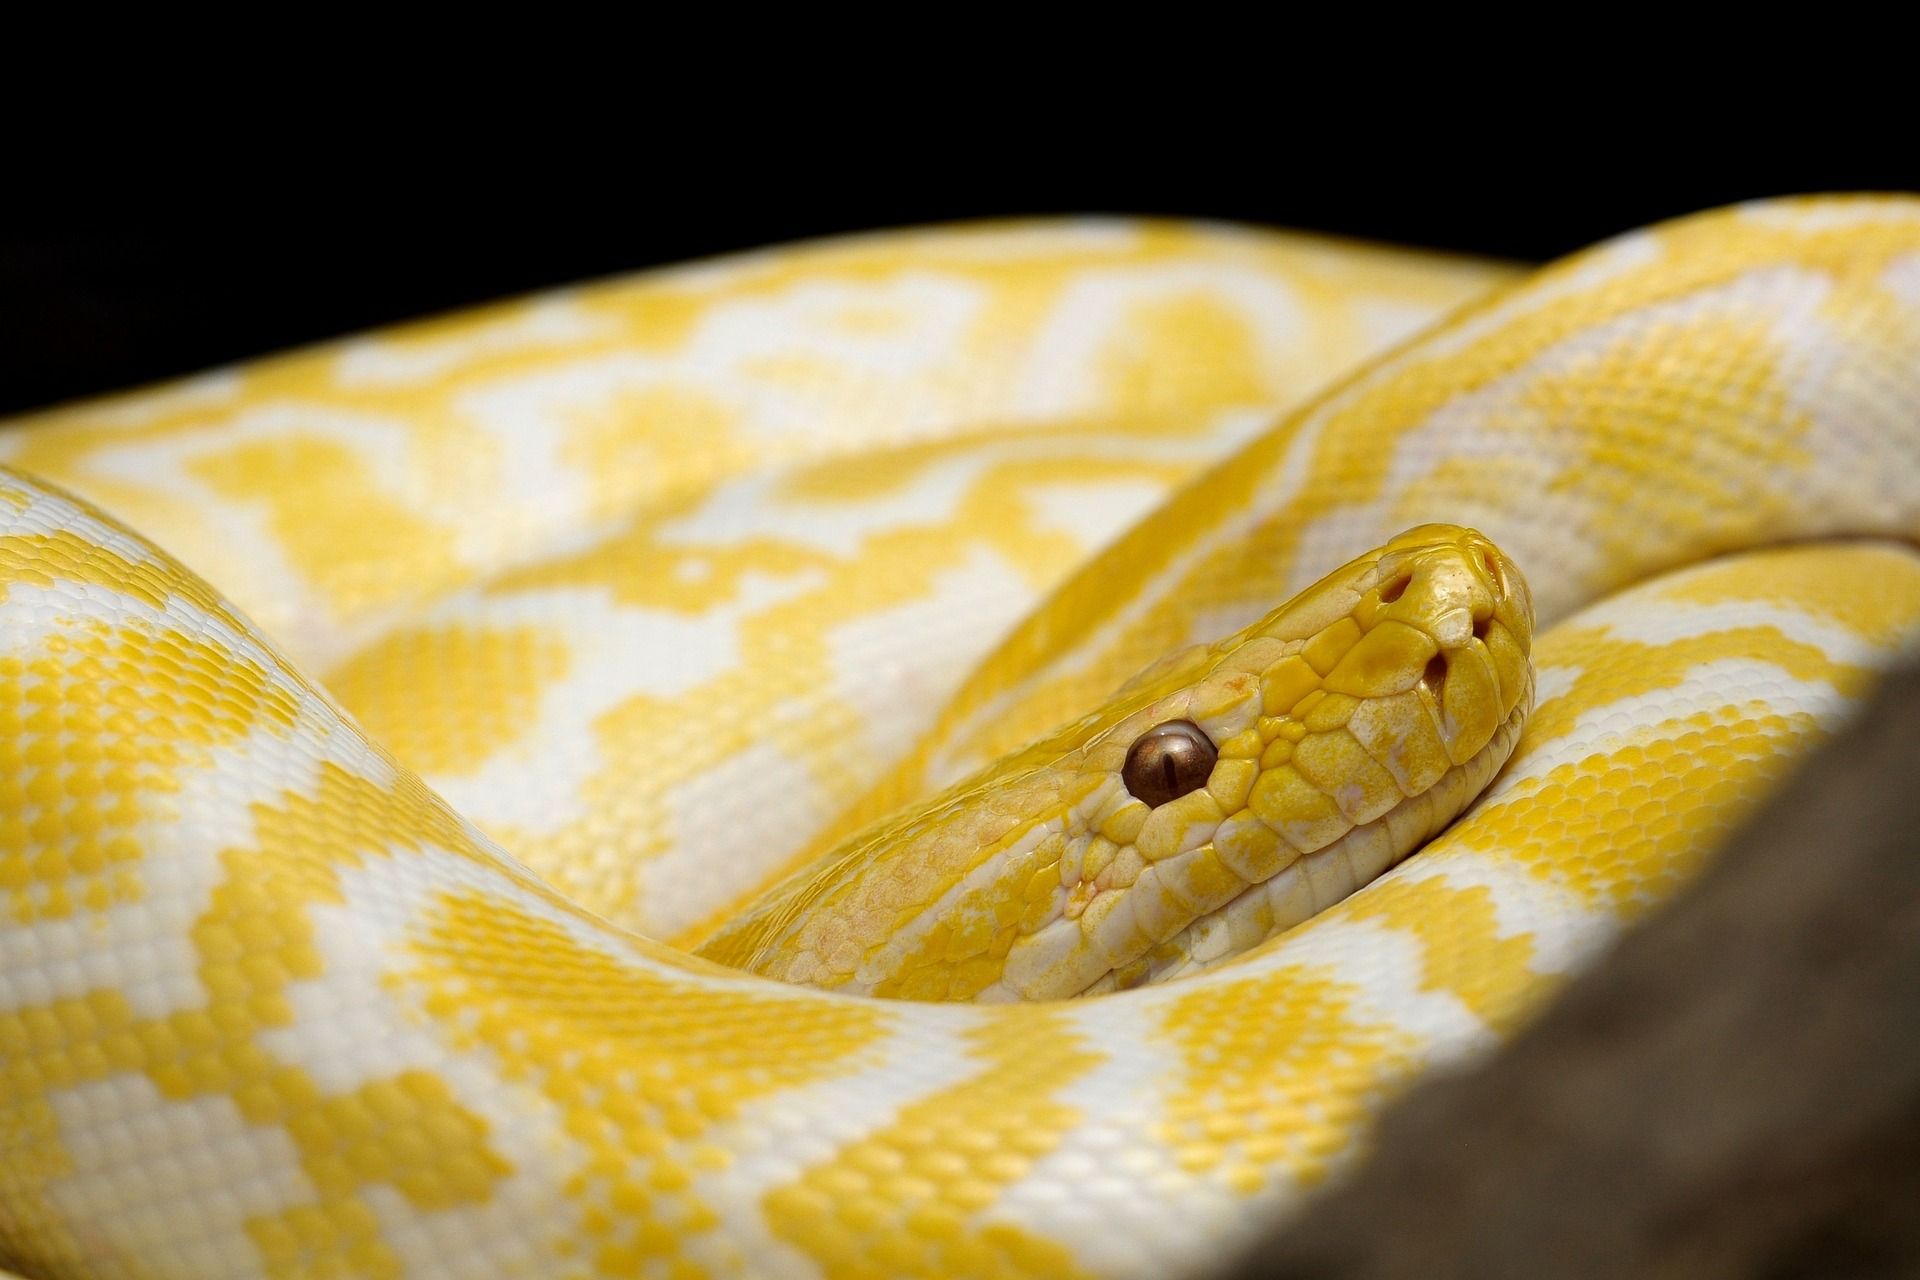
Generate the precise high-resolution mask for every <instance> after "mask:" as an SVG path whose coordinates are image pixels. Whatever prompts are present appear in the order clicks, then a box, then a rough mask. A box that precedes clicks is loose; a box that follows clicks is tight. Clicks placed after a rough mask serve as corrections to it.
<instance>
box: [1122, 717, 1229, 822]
mask: <svg viewBox="0 0 1920 1280" xmlns="http://www.w3.org/2000/svg"><path fill="white" fill-rule="evenodd" d="M1218 757H1219V753H1218V752H1217V751H1216V750H1214V746H1213V741H1212V740H1211V739H1210V738H1208V737H1207V735H1206V733H1205V731H1203V730H1202V729H1201V728H1200V726H1199V725H1197V724H1195V723H1193V721H1191V720H1169V721H1168V722H1167V723H1165V724H1162V725H1156V726H1155V727H1153V728H1151V729H1149V730H1147V731H1146V732H1145V733H1143V734H1141V735H1140V736H1139V737H1138V738H1136V739H1134V743H1133V746H1131V747H1129V748H1128V749H1127V763H1126V765H1125V767H1124V768H1123V769H1122V770H1121V771H1120V780H1121V781H1122V782H1124V783H1126V786H1127V790H1128V791H1129V792H1130V793H1132V795H1133V796H1134V797H1135V798H1136V799H1139V800H1144V801H1146V802H1147V803H1148V804H1150V805H1155V806H1159V805H1163V804H1165V803H1167V801H1169V800H1177V799H1179V798H1180V797H1181V796H1184V795H1186V794H1187V793H1188V792H1189V791H1197V790H1199V789H1200V788H1201V787H1204V786H1206V785H1207V779H1208V778H1210V777H1211V776H1212V775H1213V763H1214V761H1215V760H1216V759H1218Z"/></svg>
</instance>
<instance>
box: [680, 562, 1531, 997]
mask: <svg viewBox="0 0 1920 1280" xmlns="http://www.w3.org/2000/svg"><path fill="white" fill-rule="evenodd" d="M1532 638H1533V606H1532V600H1531V597H1530V595H1529V593H1528V590H1527V586H1526V582H1525V580H1524V579H1523V578H1522V577H1521V575H1520V573H1519V571H1518V570H1517V569H1516V568H1515V567H1514V566H1513V564H1512V563H1511V562H1510V561H1508V560H1507V559H1506V557H1505V556H1503V555H1502V554H1501V553H1500V552H1499V550H1498V549H1497V548H1496V547H1495V546H1494V545H1493V544H1492V543H1491V542H1490V541H1488V540H1487V539H1486V538H1485V537H1483V536H1482V535H1480V534H1478V533H1476V532H1474V531H1472V530H1468V529H1462V528H1458V527H1456V526H1452V525H1422V526H1420V527H1418V528H1415V529H1411V530H1409V531H1407V532H1406V533H1404V534H1401V535H1400V536H1399V537H1397V538H1395V539H1393V540H1392V541H1391V542H1389V543H1387V544H1386V545H1385V546H1384V547H1381V548H1380V549H1378V550H1377V551H1374V552H1371V553H1369V554H1368V555H1365V556H1362V557H1361V558H1359V559H1357V560H1355V561H1353V562H1352V563H1350V564H1347V565H1345V566H1343V567H1342V568H1340V569H1338V570H1336V571H1335V572H1333V573H1332V574H1329V575H1328V576H1327V577H1326V578H1324V579H1322V580H1321V581H1320V582H1318V583H1316V584H1315V585H1314V586H1312V587H1310V588H1308V589H1307V590H1305V591H1303V592H1301V593H1300V594H1299V595H1298V596H1296V597H1295V598H1294V599H1293V600H1291V601H1289V602H1287V603H1286V604H1285V605H1283V606H1281V607H1280V608H1278V609H1276V610H1275V611H1274V612H1272V613H1271V614H1269V615H1267V616H1266V617H1265V618H1262V619H1261V620H1260V621H1259V622H1256V623H1254V624H1253V625H1252V626H1250V627H1247V628H1245V629H1244V630H1242V631H1239V632H1236V633H1235V634H1233V635H1231V636H1228V637H1226V638H1225V639H1223V640H1220V641H1218V642H1216V643H1214V644H1212V645H1210V646H1206V647H1204V648H1201V649H1196V650H1194V651H1192V652H1191V653H1189V654H1186V655H1182V656H1181V657H1180V659H1179V660H1178V661H1169V662H1166V663H1162V664H1157V665H1156V666H1155V667H1154V668H1151V669H1149V671H1148V672H1146V673H1143V675H1142V677H1140V678H1138V679H1136V680H1135V681H1134V682H1132V683H1131V684H1130V685H1128V686H1127V687H1126V688H1125V689H1123V690H1122V691H1121V693H1120V694H1118V695H1116V697H1115V698H1114V700H1113V701H1112V702H1110V703H1109V704H1108V705H1107V706H1106V707H1103V708H1101V709H1100V710H1099V711H1096V712H1095V713H1093V714H1091V715H1089V716H1087V717H1085V718H1084V719H1082V720H1080V721H1078V722H1076V723H1074V724H1072V725H1070V726H1068V727H1066V728H1065V729H1063V730H1061V731H1060V732H1058V733H1056V734H1054V735H1053V736H1052V737H1050V738H1048V739H1046V740H1044V741H1042V742H1039V743H1036V744H1034V745H1033V746H1031V747H1029V748H1027V749H1026V750H1024V751H1022V752H1020V753H1018V754H1016V755H1014V756H1012V757H1009V758H1008V759H1006V760H1003V761H1001V762H1000V763H999V764H997V765H995V766H993V767H991V768H989V769H986V770H983V771H982V772H981V773H979V774H976V775H975V776H974V777H972V778H970V779H968V780H966V781H965V782H962V783H960V784H959V785H958V786H956V787H954V788H952V789H951V790H949V791H948V792H946V793H945V794H944V795H942V796H940V797H939V798H937V799H936V800H935V801H933V802H932V803H930V804H929V805H927V806H925V807H923V808H921V809H919V810H916V811H914V812H913V813H912V814H909V815H907V816H904V817H902V818H899V819H896V820H895V821H894V822H892V823H890V824H888V825H886V826H884V827H882V828H880V829H879V830H876V831H874V832H871V833H869V834H867V835H866V836H864V837H862V838H861V839H859V840H856V841H855V842H853V843H852V844H850V845H849V846H846V847H844V848H843V849H842V850H841V851H839V852H838V853H836V854H835V855H833V856H831V857H830V858H829V859H827V860H826V861H824V862H823V863H822V864H821V865H819V866H816V867H814V868H809V869H808V870H806V871H803V872H802V873H800V874H799V875H797V876H795V877H793V878H792V879H790V880H789V881H787V882H786V883H785V884H783V885H781V886H780V887H778V888H777V889H775V890H774V891H772V892H771V893H770V894H768V895H767V897H766V898H764V899H763V900H762V901H761V902H760V903H758V904H756V905H755V906H754V907H753V908H751V909H749V910H748V911H746V912H744V913H743V914H742V916H741V917H740V920H739V921H738V922H737V923H736V925H735V926H734V927H732V928H730V929H728V930H726V931H724V932H723V933H721V934H720V935H718V936H717V937H715V938H714V939H713V940H712V941H711V942H710V943H709V944H708V946H707V947H706V948H704V949H703V954H705V955H707V956H708V957H709V958H711V959H716V960H720V961H722V962H723V963H728V964H733V965H736V966H739V967H742V968H746V969H750V970H752V971H754V972H758V973H763V974H766V975H768V976H771V977H776V978H782V979H785V980H787V981H792V982H802V983H808V984H811V985H818V986H825V987H832V988H836V989H840V990H845V991H851V992H862V993H868V994H873V995H880V996H892V997H899V998H906V999H921V1000H1043V999H1059V998H1064V997H1069V996H1075V995H1081V994H1088V993H1093V992H1099V991H1105V990H1113V989H1117V988H1122V987H1128V986H1134V985H1138V984H1139V983H1141V982H1145V981H1153V980H1157V979H1159V978H1163V977H1168V976H1173V975H1176V974H1184V973H1188V972H1195V971H1198V970H1199V969H1202V968H1205V967H1207V966H1209V965H1212V964H1216V963H1219V962H1220V961H1222V960H1225V959H1228V958H1231V957H1232V956H1234V955H1238V954H1241V953H1243V952H1245V951H1246V950H1248V949H1249V948H1251V947H1253V946H1255V945H1257V944H1259V943H1260V942H1263V941H1265V940H1266V939H1267V938H1269V937H1271V936H1273V935H1275V934H1277V933H1279V932H1281V931H1283V930H1285V929H1287V928H1289V927H1291V926H1292V925H1294V924H1296V923H1298V922H1299V921H1301V920H1303V919H1305V918H1307V917H1308V916H1310V915H1312V914H1314V913H1315V912H1317V911H1319V910H1321V909H1323V908H1325V907H1327V906H1330V905H1331V904H1332V903H1333V902H1336V901H1338V900H1339V899H1340V898H1342V897H1345V896H1346V895H1347V894H1349V893H1351V892H1352V891H1353V890H1355V889H1357V888H1359V887H1360V886H1361V885H1362V884H1364V883H1366V881H1368V880H1370V879H1372V878H1373V877H1374V876H1377V875H1379V874H1380V873H1381V872H1383V871H1385V870H1386V869H1387V868H1388V867H1390V866H1391V865H1393V863H1395V862H1397V861H1398V860H1399V859H1400V858H1402V857H1404V856H1406V854H1407V853H1409V852H1411V851H1412V850H1413V849H1414V848H1416V847H1417V846H1418V845H1419V844H1420V843H1422V842H1424V841H1425V840H1426V839H1427V838H1429V837H1430V836H1431V835H1433V834H1434V833H1435V832H1437V831H1438V830H1439V829H1440V828H1441V827H1443V826H1445V825H1446V824H1447V823H1448V822H1450V821H1451V820H1452V819H1453V818H1454V817H1455V816H1457V815H1458V813H1459V812H1460V811H1461V810H1462V809H1463V808H1464V807H1465V806H1466V805H1467V804H1468V803H1470V802H1471V800H1472V798H1473V796H1474V795H1476V794H1477V793H1478V792H1479V790H1480V789H1481V788H1482V787H1484V786H1485V784H1486V783H1487V781H1489V780H1490V779H1491V778H1492V776H1493V773H1494V772H1495V771H1496V770H1497V769H1498V768H1499V766H1500V764H1501V763H1503V762H1504V761H1505V759H1506V757H1507V755H1508V754H1509V753H1510V751H1511V750H1512V747H1513V744H1514V742H1515V740H1516V739H1517V737H1518V729H1519V724H1520V721H1521V719H1522V718H1523V717H1524V716H1525V714H1526V712H1527V710H1528V708H1529V706H1530V705H1531V701H1532V688H1533V678H1532V669H1531V667H1530V665H1529V663H1528V652H1529V649H1530V647H1531V644H1532Z"/></svg>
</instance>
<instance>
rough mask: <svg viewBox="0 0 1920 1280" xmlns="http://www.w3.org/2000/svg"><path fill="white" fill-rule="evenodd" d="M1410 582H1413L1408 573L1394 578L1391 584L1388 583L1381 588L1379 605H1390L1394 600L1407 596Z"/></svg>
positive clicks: (1411, 576)
mask: <svg viewBox="0 0 1920 1280" xmlns="http://www.w3.org/2000/svg"><path fill="white" fill-rule="evenodd" d="M1412 582H1413V575H1412V574H1410V573H1403V574H1401V575H1400V576H1399V577H1397V578H1395V579H1394V580H1393V581H1392V582H1389V583H1388V584H1387V585H1386V586H1384V587H1381V588H1380V603H1381V604H1392V603H1393V602H1394V601H1395V600H1398V599H1399V598H1400V597H1401V596H1403V595H1405V594H1407V587H1408V585H1409V584H1410V583H1412Z"/></svg>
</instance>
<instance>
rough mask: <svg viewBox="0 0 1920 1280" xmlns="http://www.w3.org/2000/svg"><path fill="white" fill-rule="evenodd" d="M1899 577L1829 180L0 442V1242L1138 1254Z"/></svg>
mask: <svg viewBox="0 0 1920 1280" xmlns="http://www.w3.org/2000/svg"><path fill="white" fill-rule="evenodd" d="M1916 542H1920V200H1916V199H1913V198H1908V197H1901V196H1852V197H1842V196H1834V197H1805V198H1797V199H1788V200H1775V201H1764V202H1757V203H1752V204H1747V205H1742V206H1736V207H1733V208H1729V209H1724V210H1718V211H1714V212H1710V213H1705V214H1700V215H1695V216H1692V217H1689V218H1685V219H1681V220H1679V221H1676V222H1672V223H1667V224H1662V225H1659V226H1655V227H1652V228H1648V229H1645V230H1642V231H1637V232H1632V233H1629V234H1627V235H1625V236H1622V237H1620V238H1617V239H1615V240H1612V241H1608V242H1605V243H1603V244H1601V245H1599V246H1597V247H1595V248H1593V249H1589V250H1586V251H1583V252H1581V253H1578V254H1575V255H1573V256H1571V257H1569V258H1566V259H1563V260H1561V261H1559V262H1557V263H1554V264H1551V265H1549V266H1546V267H1544V268H1540V269H1537V270H1530V271H1529V270H1524V269H1522V268H1519V267H1517V266H1515V265H1512V264H1505V263H1497V262H1489V261H1481V260H1476V259H1466V258H1458V257H1448V256H1445V255H1436V254H1429V253H1422V252H1416V251H1410V250H1397V249H1389V248H1383V247H1380V246H1373V245H1365V244H1357V243H1352V242H1347V241H1340V240H1334V239H1327V238H1321V237H1314V236H1305V235H1297V234H1292V233H1283V232H1276V231H1267V230H1259V229H1252V228H1245V227H1234V226H1225V225H1219V224H1211V223H1200V222H1177V221H1155V220H1130V219H1081V220H1071V219H1069V220H1039V221H1024V222H1008V223H990V224H981V225H974V226H963V227H953V228H934V229H927V230H917V231H904V232H893V233H882V234H876V235H865V236H859V237H852V238H848V239H843V240H836V241H827V242H821V243H817V244H809V245H798V246H787V247H782V248H779V249H774V250H767V251H761V252H757V253H751V254H744V255H737V256H735V257H732V258H725V259H718V260H714V261H710V262H702V263H694V264H690V265H686V266H681V267H675V268H669V269H666V270H660V271H654V272H647V273H642V274H640V275H637V276H633V277H627V278H622V279H616V280H612V281H608V282H604V283H601V284H595V285H588V286H583V287H579V288H575V289H570V290H562V291H558V292H554V293H548V294H543V295H539V296H536V297H534V298H530V299H526V300H523V301H518V302H511V303H505V304H500V305H497V306H494V307H490V308H482V309H480V310H478V311H471V312H466V313H461V314H457V315H453V316H449V317H444V318H441V319H437V320H430V321H426V322H421V323H416V324H414V325H410V326H403V327H401V328H398V329H393V330H387V331H382V332H378V333H374V334H370V335H366V336H363V337H357V338H351V339H346V340H343V341H339V342H334V343H329V344H324V345H321V346H318V347H315V348H312V349H308V350H305V351H298V352H293V353H289V354H287V355H284V356H278V357H272V358H268V359H265V360H258V361H253V362H250V363H248V364H244V365H240V366H237V367H235V368H230V369H225V370H217V371H214V372H212V373H209V374H205V375H201V376H199V377H195V378H190V379H187V380H184V381H181V382H178V383H174V384H171V385H167V386H163V387H159V388H154V389H149V390H143V391H136V392H131V393H124V394H121V395H118V396H113V397H108V398H104V399H100V400H96V401H91V402H83V403H80V404H76V405H71V406H64V407H60V408H57V409H54V410H49V411H44V412H41V413H38V414H35V415H31V416H29V417H27V418H24V419H20V420H17V421H15V422H13V423H11V424H9V425H8V426H7V427H6V428H5V429H4V430H0V909H4V915H3V916H0V1268H7V1269H11V1271H12V1272H13V1273H14V1274H16V1275H18V1276H22V1277H36V1278H41V1280H46V1278H51V1277H77V1276H84V1277H228V1276H234V1277H238V1276H274V1277H288V1276H330V1277H345V1276H367V1277H382V1278H387V1277H420V1276H427V1277H442V1276H447V1277H457V1276H489V1277H494V1276H537V1277H590V1276H675V1277H693V1276H702V1275H741V1274H744V1275H795V1276H835V1277H840V1276H846V1277H865V1276H874V1277H879V1276H1023V1275H1047V1276H1144V1275H1182V1274H1193V1275H1199V1274H1204V1273H1205V1272H1206V1270H1207V1269H1208V1268H1210V1267H1213V1266H1216V1265H1218V1264H1219V1263H1220V1262H1221V1261H1222V1260H1224V1259H1227V1258H1230V1257H1231V1256H1232V1255H1233V1254H1234V1252H1235V1251H1236V1250H1237V1249H1239V1248H1240V1247H1242V1246H1244V1245H1245V1243H1246V1242H1248V1241H1249V1240H1251V1239H1252V1238H1253V1237H1254V1236H1255V1235H1256V1234H1257V1233H1258V1232H1260V1231H1262V1230H1264V1229H1267V1228H1268V1227H1270V1226H1271V1225H1272V1224H1274V1223H1276V1222H1280V1221H1283V1220H1284V1219H1285V1217H1286V1216H1287V1215H1289V1214H1291V1213H1293V1212H1296V1211H1298V1209H1299V1208H1300V1206H1302V1205H1303V1204H1305V1203H1308V1202H1309V1201H1310V1198H1311V1196H1312V1195H1313V1193H1314V1192H1315V1191H1316V1190H1317V1189H1318V1188H1320V1187H1323V1186H1325V1185H1327V1183H1328V1182H1329V1181H1330V1180H1333V1179H1337V1178H1338V1177H1339V1176H1340V1174H1341V1171H1342V1170H1343V1169H1344V1168H1347V1167H1350V1166H1351V1165H1352V1164H1353V1162H1355V1161H1357V1160H1360V1159H1363V1158H1364V1156H1365V1153H1366V1149H1367V1143H1368V1133H1369V1131H1370V1127H1371V1121H1372V1120H1373V1118H1374V1117H1376V1116H1377V1115H1378V1114H1379V1113H1380V1111H1381V1109H1382V1108H1384V1107H1385V1106H1387V1105H1388V1104H1389V1103H1390V1102H1391V1100H1392V1099H1393V1098H1395V1097H1397V1096H1399V1095H1400V1094H1401V1093H1403V1092H1404V1091H1405V1090H1406V1089H1407V1088H1409V1087H1411V1086H1412V1085H1413V1084H1415V1083H1416V1082H1417V1081H1418V1080H1420V1079H1421V1078H1422V1077H1424V1076H1427V1075H1430V1074H1432V1073H1435V1072H1438V1071H1444V1070H1449V1069H1456V1068H1458V1067H1460V1066H1462V1065H1464V1064H1467V1063H1470V1062H1471V1061H1473V1060H1474V1059H1475V1058H1476V1057H1479V1056H1482V1055H1485V1054H1487V1053H1490V1052H1492V1051H1494V1050H1495V1049H1496V1048H1497V1047H1498V1045H1499V1044H1500V1043H1501V1042H1503V1041H1504V1040H1507V1039H1509V1038H1510V1037H1511V1036H1513V1035H1514V1034H1515V1033H1517V1032H1518V1031H1519V1030H1520V1029H1521V1028H1522V1027H1524V1026H1525V1025H1526V1023H1527V1021H1528V1019H1529V1018H1530V1017H1531V1016H1532V1015H1533V1014H1534V1013H1535V1012H1537V1011H1538V1010H1539V1009H1540V1008H1541V1007H1543V1006H1544V1004H1545V1003H1546V1002H1548V1001H1550V1000H1551V998H1552V996H1553V994H1554V993H1555V992H1556V991H1557V990H1559V989H1560V988H1561V987H1562V986H1563V985H1564V984H1565V983H1566V982H1568V981H1569V980H1571V979H1572V978H1573V977H1574V976H1575V975H1576V974H1578V973H1580V972H1581V971H1583V970H1584V969H1585V968H1586V967H1588V966H1589V965H1590V964H1592V963H1593V961H1594V960H1595V958H1596V957H1598V956H1599V955H1601V954H1603V953H1604V951H1605V948H1606V946H1607V945H1608V943H1609V942H1610V941H1612V940H1613V939H1614V938H1616V937H1617V936H1619V934H1620V933H1621V931H1622V930H1624V929H1627V928H1629V927H1631V926H1632V925H1633V924H1634V923H1635V922H1637V921H1639V920H1641V919H1643V918H1645V917H1646V916H1647V915H1648V914H1650V913H1651V912H1653V911H1655V910H1657V909H1658V908H1659V907H1660V905H1661V904H1662V903H1663V902H1665V901H1667V900H1669V899H1670V898H1672V897H1673V895H1675V894H1676V893H1679V892H1681V891H1682V890H1683V889H1684V887H1685V886H1686V885H1687V884H1688V883H1689V882H1690V880H1691V879H1692V878H1693V877H1694V876H1695V875H1696V874H1697V873H1698V872H1699V870H1700V869H1701V868H1702V867H1703V866H1704V865H1706V864H1707V863H1708V862H1709V860H1710V859H1711V858H1712V857H1713V856H1714V854H1715V852H1716V850H1717V849H1718V847H1719V846H1720V844H1721V842H1722V841H1723V840H1725V839H1726V838H1727V836H1728V835H1729V833H1731V832H1733V831H1734V830H1736V829H1737V826H1738V824H1739V822H1740V820H1741V819H1742V817H1743V816H1744V815H1745V814H1747V813H1748V812H1750V811H1751V810H1752V809H1753V807H1754V806H1755V805H1757V804H1758V803H1759V802H1760V800H1761V799H1762V798H1763V797H1764V796H1766V795H1767V794H1768V793H1769V792H1770V791H1771V790H1772V789H1773V788H1774V787H1775V786H1776V785H1777V783H1778V782H1779V781H1780V779H1782V778H1783V777H1784V776H1785V775H1786V774H1787V773H1788V772H1789V771H1790V770H1791V769H1792V768H1793V766H1794V764H1795V762H1796V761H1797V760H1798V759H1799V758H1801V757H1802V756H1804V754H1805V753H1806V752H1808V751H1809V750H1811V749H1813V748H1814V747H1815V746H1816V745H1818V744H1819V743H1820V742H1821V741H1822V740H1824V739H1825V738H1826V737H1827V736H1828V735H1829V734H1830V733H1831V732H1832V731H1833V730H1834V728H1835V727H1836V726H1837V725H1838V724H1839V723H1841V721H1842V720H1843V719H1844V718H1845V716H1846V715H1847V714H1848V711H1849V709H1850V708H1851V707H1853V706H1854V705H1856V704H1857V703H1858V701H1859V700H1860V699H1861V698H1863V697H1865V696H1866V695H1867V694H1868V692H1869V691H1870V689H1871V687H1872V685H1873V682H1874V679H1875V675H1876V672H1878V671H1879V670H1881V669H1883V668H1885V667H1886V666H1888V665H1889V664H1891V663H1894V662H1897V661H1899V660H1900V659H1901V657H1902V656H1903V655H1906V654H1910V653H1911V652H1912V650H1913V649H1914V648H1915V646H1916V641H1917V640H1920V554H1917V553H1916V551H1915V545H1916ZM1809 856H1810V857H1817V851H1809Z"/></svg>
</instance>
